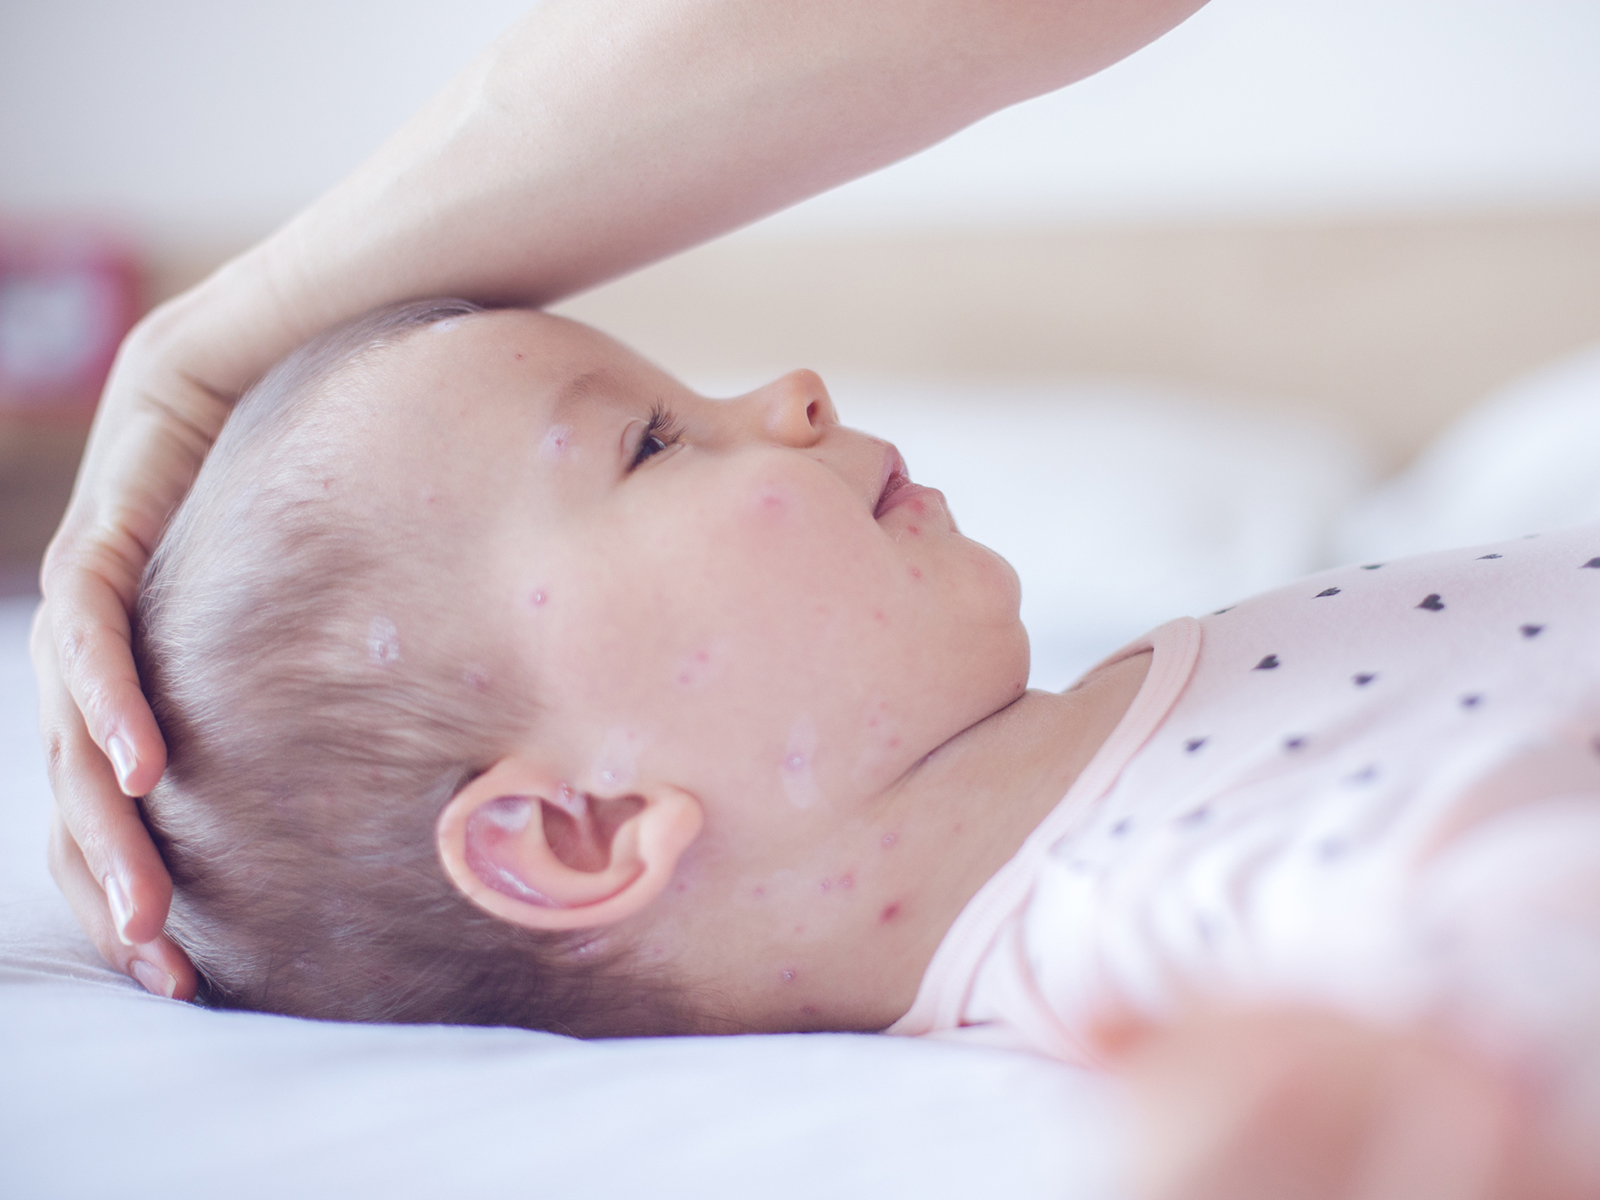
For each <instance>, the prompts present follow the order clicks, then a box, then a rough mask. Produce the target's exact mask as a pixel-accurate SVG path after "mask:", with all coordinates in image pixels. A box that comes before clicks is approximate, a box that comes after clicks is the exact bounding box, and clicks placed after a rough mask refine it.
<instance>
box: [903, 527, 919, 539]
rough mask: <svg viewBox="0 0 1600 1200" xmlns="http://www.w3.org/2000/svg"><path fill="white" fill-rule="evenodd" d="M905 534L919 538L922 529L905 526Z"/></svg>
mask: <svg viewBox="0 0 1600 1200" xmlns="http://www.w3.org/2000/svg"><path fill="white" fill-rule="evenodd" d="M906 532H907V533H909V534H910V535H911V536H912V537H921V536H922V527H921V526H920V525H907V526H906Z"/></svg>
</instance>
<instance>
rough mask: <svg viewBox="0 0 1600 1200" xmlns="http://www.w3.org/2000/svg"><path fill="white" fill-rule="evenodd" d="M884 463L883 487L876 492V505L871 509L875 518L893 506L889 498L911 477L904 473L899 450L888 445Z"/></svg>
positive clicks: (904, 464)
mask: <svg viewBox="0 0 1600 1200" xmlns="http://www.w3.org/2000/svg"><path fill="white" fill-rule="evenodd" d="M884 465H885V467H886V469H887V473H888V476H887V478H886V479H884V481H883V488H882V490H880V491H879V493H878V505H877V507H876V508H874V509H873V511H872V515H873V517H875V518H876V517H881V516H883V514H884V513H886V512H888V511H889V509H890V508H892V507H894V506H893V505H892V504H891V503H890V500H891V498H892V497H893V496H894V494H895V493H896V492H898V491H899V490H900V489H901V488H903V487H905V486H906V485H907V484H909V483H910V482H911V477H910V476H909V475H907V474H906V462H905V459H903V458H901V457H900V451H898V450H896V449H895V448H894V447H893V446H890V447H889V453H888V456H887V459H886V461H885V464H884Z"/></svg>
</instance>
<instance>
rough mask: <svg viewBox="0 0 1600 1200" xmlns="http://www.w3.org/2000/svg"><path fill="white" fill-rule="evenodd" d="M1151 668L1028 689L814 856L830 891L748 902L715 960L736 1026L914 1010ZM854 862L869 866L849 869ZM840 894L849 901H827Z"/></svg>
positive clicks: (850, 1019) (868, 1022)
mask: <svg viewBox="0 0 1600 1200" xmlns="http://www.w3.org/2000/svg"><path fill="white" fill-rule="evenodd" d="M1149 665H1150V655H1149V654H1148V653H1144V654H1138V655H1135V656H1133V657H1131V658H1128V659H1124V660H1123V661H1121V662H1119V663H1116V664H1114V665H1113V666H1111V667H1109V668H1107V669H1105V670H1103V671H1101V672H1098V673H1096V674H1095V675H1094V676H1093V677H1092V678H1091V679H1089V680H1087V681H1086V682H1084V683H1083V684H1081V685H1080V686H1078V687H1077V688H1075V689H1073V690H1072V691H1070V692H1066V693H1062V694H1059V695H1057V694H1055V693H1049V692H1036V691H1035V692H1027V693H1025V694H1024V695H1023V696H1021V697H1019V698H1018V699H1017V700H1016V701H1015V702H1014V703H1012V704H1010V705H1008V706H1007V707H1005V708H1004V709H1001V710H1000V711H998V712H996V713H994V714H992V715H991V716H989V717H987V718H985V719H984V720H982V721H980V722H978V723H977V724H975V725H973V726H971V727H970V728H968V729H966V730H965V731H963V732H962V733H961V734H959V735H958V736H956V737H954V738H952V739H951V740H950V741H949V742H947V743H945V744H944V745H943V746H941V747H940V748H939V749H938V750H937V751H935V752H934V753H933V754H931V755H929V756H928V757H927V758H925V759H923V760H922V761H921V762H920V763H919V764H918V765H917V766H916V767H915V768H914V769H913V770H912V771H910V772H908V773H907V775H906V776H905V777H904V778H903V779H901V780H900V781H899V782H897V783H896V784H895V786H894V787H893V788H891V789H890V790H889V791H888V792H887V793H886V794H885V796H884V798H883V803H882V804H881V805H877V806H874V808H873V810H872V814H871V816H870V818H863V823H862V824H858V825H853V826H851V827H849V828H847V829H845V830H841V832H840V834H839V837H838V838H837V839H833V844H830V845H827V846H823V847H819V848H818V852H817V854H816V855H814V856H812V857H811V864H812V865H814V866H815V868H816V870H815V871H814V872H812V873H815V874H816V875H817V883H816V889H821V890H822V892H823V894H822V895H818V896H814V897H810V896H807V897H806V898H805V899H804V900H798V901H794V902H791V903H789V904H786V905H783V906H782V908H781V911H776V912H773V913H772V914H771V917H770V918H769V917H766V916H763V917H760V918H757V917H756V913H755V912H753V911H751V910H750V909H749V908H748V907H743V908H742V915H743V917H744V918H745V922H744V923H742V924H740V923H737V922H736V923H735V925H734V926H733V927H730V929H729V931H728V933H729V936H728V937H727V938H726V939H723V940H722V942H721V944H722V945H723V946H725V947H726V948H727V950H728V953H727V954H726V955H718V954H713V955H712V958H713V959H715V960H720V961H717V962H716V963H715V965H712V964H711V963H707V964H706V965H707V966H708V967H710V971H709V972H708V982H709V983H711V984H712V986H713V987H714V989H715V991H717V992H720V993H721V994H722V995H723V996H724V997H725V999H726V1001H727V1002H729V1003H731V1004H732V1005H733V1006H734V1009H735V1011H736V1012H737V1013H738V1020H737V1022H736V1023H737V1025H738V1026H739V1027H741V1028H747V1029H755V1030H767V1031H773V1030H795V1029H854V1030H876V1029H882V1028H884V1027H885V1026H888V1025H890V1024H892V1023H893V1022H894V1021H896V1020H897V1019H898V1018H899V1017H900V1016H902V1015H903V1014H904V1013H905V1012H906V1010H907V1009H909V1008H910V1006H911V1002H912V1000H913V999H914V998H915V997H916V992H917V987H918V985H919V984H920V982H921V980H922V976H923V974H924V972H925V971H926V970H927V967H928V962H929V960H930V959H931V958H932V957H933V953H934V950H935V949H937V947H938V945H939V942H940V941H941V940H942V939H943V937H944V935H945V933H946V932H948V930H949V928H950V926H951V924H952V923H953V922H954V921H955V919H956V917H957V915H959V914H960V912H961V910H962V909H963V908H964V907H966V905H967V902H968V901H969V900H971V899H972V897H973V896H974V895H975V894H976V893H977V891H978V889H979V888H981V887H982V886H983V885H984V884H985V883H986V882H987V881H988V880H989V879H990V878H991V877H992V876H993V875H994V874H995V872H996V871H998V870H999V869H1000V868H1001V867H1002V866H1004V865H1005V863H1006V862H1007V861H1008V860H1009V859H1010V858H1011V857H1012V856H1013V855H1014V854H1016V852H1017V850H1018V849H1019V848H1020V847H1021V845H1022V843H1023V842H1024V841H1025V840H1026V839H1027V837H1028V835H1029V834H1030V833H1032V832H1033V830H1034V829H1035V828H1036V827H1037V826H1038V824H1039V823H1040V822H1041V821H1042V820H1043V819H1044V818H1045V817H1046V816H1047V815H1048V814H1049V813H1050V812H1051V810H1053V809H1054V808H1055V806H1056V805H1057V804H1059V803H1060V802H1061V799H1062V797H1063V796H1064V795H1065V794H1066V792H1067V789H1068V788H1070V787H1071V786H1072V783H1073V781H1074V780H1075V779H1077V777H1078V775H1079V773H1080V772H1081V771H1082V770H1083V768H1084V767H1086V766H1087V765H1088V763H1089V760H1090V759H1091V758H1093V757H1094V754H1095V752H1096V751H1097V750H1099V748H1100V746H1101V744H1102V743H1104V741H1105V740H1106V738H1107V737H1108V736H1110V734H1111V731H1112V730H1113V729H1114V728H1115V727H1116V725H1117V722H1118V721H1120V720H1121V719H1122V716H1123V714H1124V713H1125V712H1126V711H1127V710H1128V707H1129V705H1130V704H1132V702H1133V699H1134V697H1135V695H1137V693H1138V691H1139V688H1140V686H1141V685H1142V684H1143V682H1144V678H1145V675H1146V673H1147V672H1148V670H1149ZM863 846H872V847H875V850H874V851H872V852H870V853H871V857H872V861H871V862H870V863H868V862H861V861H860V851H861V847H863ZM848 863H859V864H860V865H859V866H858V867H856V868H850V869H843V870H842V869H841V868H840V866H839V864H848ZM798 870H799V874H800V876H802V877H805V878H808V876H807V872H806V871H805V869H804V868H803V867H801V868H799V869H798ZM808 886H809V885H808ZM841 888H843V889H848V891H849V896H848V903H829V902H827V900H828V897H827V896H826V892H827V891H832V890H834V889H841ZM805 892H806V889H805V888H802V889H800V890H799V892H798V893H797V894H799V895H802V896H804V895H805ZM835 894H836V895H837V893H835ZM773 899H775V900H776V899H777V897H773ZM839 899H841V900H844V899H845V897H843V896H840V897H839ZM752 921H755V922H758V923H757V924H755V926H754V928H752V925H751V923H750V922H752Z"/></svg>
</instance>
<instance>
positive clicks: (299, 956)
mask: <svg viewBox="0 0 1600 1200" xmlns="http://www.w3.org/2000/svg"><path fill="white" fill-rule="evenodd" d="M479 311H480V310H479V309H478V307H477V306H476V305H473V304H470V303H467V302H465V301H458V300H427V301H418V302H412V303H407V304H402V305H398V306H391V307H388V308H385V309H382V310H379V311H377V312H374V313H371V314H368V315H367V316H364V317H362V318H359V319H357V320H355V321H353V322H351V323H348V324H346V325H344V326H342V327H340V328H338V329H336V330H333V331H331V332H329V333H327V334H325V335H323V336H321V337H319V338H317V339H316V340H315V341H313V342H311V343H310V344H308V345H306V346H304V347H303V348H301V349H300V350H298V351H297V352H295V353H294V354H293V355H291V356H290V357H289V358H287V359H286V360H285V361H283V362H282V363H281V364H279V365H278V366H277V367H276V368H275V369H274V370H272V371H271V372H270V373H269V374H268V375H267V376H265V377H264V378H263V379H262V380H261V381H260V382H259V383H258V384H256V385H255V386H254V387H253V388H252V389H251V390H250V391H249V392H248V393H247V394H246V395H245V396H244V397H243V398H242V399H241V400H240V402H239V404H238V407H237V410H236V411H235V412H234V413H233V415H232V416H231V417H230V419H229V421H228V422H227V425H226V426H225V428H224V429H223V431H222V434H221V436H220V437H219V438H218V440H217V443H216V446H215V448H214V449H213V450H212V452H211V454H210V456H209V458H208V459H207V461H206V464H205V467H204V469H203V470H202V472H201V473H200V476H199V478H198V480H197V481H196V484H195V487H194V489H193V491H192V492H191V493H190V495H189V496H188V498H187V499H186V500H185V502H184V503H183V505H182V506H181V507H180V509H179V510H178V511H177V513H176V514H175V515H174V517H173V519H172V520H171V522H170V524H169V526H168V528H167V529H166V531H165V533H164V534H163V536H162V538H161V541H160V544H159V546H158V548H157V550H156V552H155V554H154V556H153V557H152V559H151V562H150V565H149V568H148V570H147V571H146V573H145V577H144V581H143V585H142V588H141V592H140V596H139V601H138V607H137V614H136V622H135V629H134V651H135V658H136V661H137V663H138V667H139V673H140V680H141V683H142V686H143V688H144V690H145V692H146V694H147V695H148V696H149V698H150V702H151V705H152V707H153V710H154V712H155V714H156V717H157V720H158V721H159V723H160V725H161V729H162V733H163V735H164V737H165V739H166V744H167V748H168V765H167V769H166V772H165V774H164V775H163V777H162V779H161V781H160V783H159V784H158V785H157V787H156V788H155V789H154V790H153V791H152V792H151V793H150V794H149V795H148V796H147V797H146V798H145V800H144V802H143V806H144V816H145V820H146V822H147V824H148V825H149V826H150V829H151V831H152V833H153V834H154V836H155V838H156V841H157V844H158V846H159V847H160V849H161V852H162V855H163V857H164V858H165V860H166V863H167V865H168V868H169V870H170V871H171V874H172V877H173V882H174V888H175V894H174V897H173V903H172V912H171V917H170V920H169V923H168V931H169V933H170V934H171V935H172V936H173V937H174V939H175V940H176V941H177V942H178V943H179V944H180V945H181V946H182V947H183V948H184V950H185V951H186V952H187V953H188V954H189V956H190V957H191V959H192V960H193V961H194V963H195V965H196V967H197V968H198V970H199V972H200V974H201V977H202V993H201V998H202V999H204V1000H205V1001H207V1002H208V1003H211V1004H214V1005H219V1006H226V1007H241V1008H250V1009H265V1010H271V1011H276V1012H283V1013H289V1014H295V1015H304V1016H315V1017H323V1018H335V1019H344V1020H356V1021H395V1022H452V1023H465V1024H495V1025H501V1024H508V1025H520V1026H525V1027H529V1028H542V1029H558V1030H562V1031H565V1032H572V1033H577V1034H580V1035H585V1034H588V1035H592V1034H598V1033H605V1032H612V1031H616V1030H618V1029H626V1030H627V1031H629V1032H665V1031H668V1030H671V1029H675V1028H680V1027H681V1026H682V1020H681V1018H680V1016H679V1015H678V1013H677V1012H676V1010H675V1007H674V1003H673V1001H672V1000H671V999H670V998H669V995H668V993H667V990H666V989H665V988H662V987H657V986H652V984H651V982H650V980H649V973H648V972H647V971H643V970H641V969H639V968H637V967H636V966H635V965H633V964H632V963H630V962H628V961H626V955H625V952H621V951H614V950H611V949H607V950H605V951H603V952H599V953H596V952H594V950H595V948H594V947H592V946H590V945H589V944H588V942H589V939H588V938H587V937H586V936H585V934H584V933H583V932H582V931H578V932H560V931H557V932H546V931H536V930H527V929H523V928H519V927H517V926H515V925H511V924H507V923H505V922H502V921H499V920H496V919H494V918H493V917H491V916H489V915H488V914H486V913H484V912H483V911H481V910H480V909H479V908H477V907H475V906H474V905H473V904H471V903H470V902H469V901H468V900H466V899H465V898H464V897H463V896H462V895H461V893H460V892H459V891H458V890H457V889H456V888H455V887H453V886H452V885H451V884H450V882H449V880H448V879H447V878H446V876H445V874H444V873H443V871H442V870H441V867H440V863H439V860H438V857H437V855H436V852H435V845H434V837H433V828H434V822H435V820H436V818H437V817H438V814H439V812H440V810H441V808H442V807H443V806H444V805H445V804H446V803H447V802H448V801H449V800H450V798H451V796H452V795H453V794H454V793H455V792H456V791H457V790H458V789H459V788H460V787H461V786H462V784H463V783H465V782H466V781H467V780H469V779H471V778H472V777H473V776H474V775H476V774H477V773H479V772H481V771H483V770H485V769H486V768H487V767H488V765H489V764H491V763H492V762H493V761H494V760H495V758H496V757H497V756H498V754H499V753H500V751H501V749H502V748H503V746H504V745H505V744H506V742H507V741H508V740H509V738H510V737H511V736H512V735H513V734H514V733H515V731H516V730H517V729H518V728H520V727H525V726H526V725H527V723H528V721H529V719H530V717H531V715H532V714H533V713H534V712H535V711H536V709H537V699H536V698H535V697H534V696H533V695H531V694H530V688H529V686H528V684H527V683H526V681H525V680H523V679H521V678H519V672H517V671H516V670H515V669H514V667H513V665H512V664H510V663H509V662H507V661H504V660H503V658H502V656H499V655H498V654H497V647H496V646H495V644H494V643H493V641H492V639H486V638H485V636H484V635H483V634H482V633H480V632H478V631H475V630H474V628H473V625H472V623H471V622H467V621H463V620H461V619H459V618H460V613H461V611H462V610H463V607H464V606H466V605H470V603H471V594H470V589H469V588H468V587H467V586H466V585H465V583H464V582H463V581H466V580H469V579H470V578H471V577H472V574H473V572H472V557H473V555H474V553H475V551H476V550H477V549H478V547H477V543H476V542H475V540H474V538H473V536H472V530H471V528H470V524H471V514H459V513H457V514H454V515H453V516H452V515H443V514H439V515H432V514H430V519H429V520H428V521H420V520H415V519H408V518H406V517H405V516H403V515H401V514H397V513H396V512H394V511H393V510H392V508H391V506H388V505H385V504H384V503H382V501H381V497H379V496H377V495H375V494H374V493H373V492H372V491H371V490H370V489H365V488H364V487H363V486H362V480H363V476H364V471H363V469H362V462H363V455H364V453H365V449H364V444H363V438H362V431H363V429H365V428H370V427H371V425H372V423H373V422H375V421H379V420H381V419H382V417H383V410H384V406H385V405H384V396H383V394H382V388H381V387H377V386H374V373H373V370H372V368H373V365H374V363H376V362H377V361H378V360H380V359H381V357H382V356H383V355H384V354H385V352H386V351H387V350H389V349H391V348H392V347H393V346H395V345H397V344H399V343H400V342H401V341H403V340H404V339H407V338H409V337H413V336H418V335H419V334H421V333H422V331H425V330H427V329H429V328H430V327H431V328H433V329H444V328H446V327H447V326H446V324H445V323H448V322H454V321H458V320H460V319H462V318H464V317H468V316H470V315H472V314H474V313H476V312H479ZM402 630H404V633H402V632H401V631H402ZM419 630H425V631H426V636H418V635H417V631H419ZM463 664H466V665H465V666H463ZM490 664H492V666H493V669H492V670H491V669H489V665H490Z"/></svg>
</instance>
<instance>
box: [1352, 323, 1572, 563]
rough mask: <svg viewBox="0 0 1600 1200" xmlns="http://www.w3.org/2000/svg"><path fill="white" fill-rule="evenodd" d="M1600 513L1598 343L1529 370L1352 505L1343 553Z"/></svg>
mask: <svg viewBox="0 0 1600 1200" xmlns="http://www.w3.org/2000/svg"><path fill="white" fill-rule="evenodd" d="M1594 520H1600V345H1595V346H1591V347H1589V348H1588V349H1586V350H1583V351H1581V352H1579V353H1577V354H1574V355H1571V356H1570V357H1568V358H1565V359H1562V360H1560V361H1559V362H1557V363H1555V364H1554V365H1552V366H1549V367H1546V368H1544V369H1542V370H1539V371H1537V372H1535V373H1534V374H1532V375H1528V376H1526V377H1524V378H1522V379H1520V380H1518V381H1516V382H1515V383H1513V384H1511V385H1510V386H1509V387H1506V388H1505V389H1503V390H1501V391H1500V392H1498V393H1496V394H1495V395H1493V396H1490V397H1489V398H1488V399H1487V400H1486V401H1484V402H1483V404H1481V405H1480V406H1479V407H1478V408H1476V409H1474V410H1473V411H1472V412H1470V413H1468V414H1467V415H1466V416H1465V417H1463V418H1461V419H1460V420H1459V421H1457V422H1456V424H1455V425H1453V426H1452V427H1451V428H1450V429H1448V430H1447V431H1446V432H1445V433H1444V434H1443V435H1442V436H1440V438H1439V439H1438V440H1437V441H1436V442H1434V444H1433V445H1432V446H1431V447H1429V448H1428V449H1427V450H1426V451H1424V452H1423V454H1422V455H1421V456H1420V457H1419V458H1418V459H1417V461H1416V462H1415V463H1414V464H1413V465H1412V466H1411V467H1410V468H1409V469H1408V470H1406V471H1404V472H1403V473H1402V474H1400V475H1399V476H1397V477H1396V478H1395V479H1393V480H1391V481H1390V482H1388V483H1386V484H1384V485H1383V486H1382V487H1380V488H1378V489H1377V490H1376V491H1375V492H1374V493H1373V494H1372V495H1371V496H1370V497H1368V498H1367V499H1366V500H1365V501H1364V502H1363V503H1361V504H1358V505H1356V506H1355V507H1353V508H1352V509H1351V511H1350V512H1349V514H1348V515H1347V516H1346V518H1345V519H1344V521H1343V522H1342V523H1341V526H1340V529H1339V538H1338V546H1339V558H1340V560H1341V561H1344V562H1354V561H1356V560H1357V559H1363V558H1394V557H1397V556H1399V555H1402V554H1412V553H1418V552H1421V551H1424V550H1436V549H1439V548H1441V547H1444V546H1466V545H1475V544H1479V543H1482V542H1494V541H1501V540H1504V539H1506V538H1512V537H1519V536H1521V535H1523V534H1527V533H1537V532H1540V531H1541V530H1545V529H1557V528H1561V527H1562V526H1566V525H1577V524H1581V523H1583V522H1586V521H1594Z"/></svg>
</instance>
